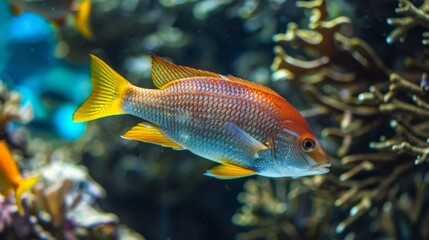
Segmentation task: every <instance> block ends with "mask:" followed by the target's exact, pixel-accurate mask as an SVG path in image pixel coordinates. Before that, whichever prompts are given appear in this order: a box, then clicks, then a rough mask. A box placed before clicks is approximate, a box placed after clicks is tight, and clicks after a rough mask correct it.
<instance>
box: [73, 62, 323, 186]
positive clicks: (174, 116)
mask: <svg viewBox="0 0 429 240" xmlns="http://www.w3.org/2000/svg"><path fill="white" fill-rule="evenodd" d="M91 60H92V67H91V68H92V83H93V91H92V93H91V95H90V96H89V98H88V99H87V100H86V101H85V102H84V103H83V105H82V106H81V107H80V108H79V109H78V110H77V111H76V112H75V114H74V115H73V120H74V121H79V122H82V121H89V120H94V119H98V118H102V117H107V116H111V115H118V114H132V115H134V116H137V117H140V118H141V119H142V120H143V122H142V123H140V124H138V125H136V126H134V127H133V128H131V129H130V130H129V131H128V132H126V133H125V134H124V135H123V137H124V138H126V139H130V140H139V141H143V142H149V143H155V144H159V145H161V146H167V147H171V148H173V149H177V150H180V149H187V150H189V151H191V152H193V153H195V154H197V155H199V156H202V157H204V158H207V159H209V160H212V161H214V162H217V163H220V165H219V166H216V167H214V168H212V169H210V170H208V171H207V173H206V175H208V176H211V177H216V178H220V179H231V178H238V177H244V176H250V175H255V174H257V175H261V176H266V177H287V176H289V177H298V176H306V175H315V174H323V173H327V172H328V171H329V168H328V167H329V166H330V165H331V164H330V163H329V157H328V155H327V154H326V152H325V150H324V149H323V147H322V144H320V142H319V140H318V139H317V137H316V136H315V135H314V134H313V133H312V131H311V128H310V126H309V125H308V123H307V121H306V120H305V119H304V118H303V117H302V116H301V114H300V113H299V112H298V110H296V109H295V108H294V107H293V106H292V105H291V104H289V103H288V102H287V101H286V100H285V99H284V98H283V97H281V96H280V95H279V94H278V93H276V92H274V91H273V90H271V89H269V88H268V87H266V86H262V85H259V84H257V83H253V82H249V81H247V80H244V79H241V78H237V77H234V76H231V75H221V74H218V73H213V72H209V71H204V70H198V69H194V68H190V67H184V66H179V65H176V64H173V63H171V62H168V61H166V60H164V59H162V58H160V57H158V56H155V55H152V79H153V82H154V84H155V86H157V87H158V88H159V89H144V88H139V87H136V86H133V85H131V83H129V82H128V81H127V80H125V79H124V78H123V77H122V76H120V75H119V74H118V73H116V72H115V71H114V70H113V69H111V68H110V67H109V66H108V65H107V64H106V63H104V62H103V61H101V60H100V59H99V58H97V57H95V56H91Z"/></svg>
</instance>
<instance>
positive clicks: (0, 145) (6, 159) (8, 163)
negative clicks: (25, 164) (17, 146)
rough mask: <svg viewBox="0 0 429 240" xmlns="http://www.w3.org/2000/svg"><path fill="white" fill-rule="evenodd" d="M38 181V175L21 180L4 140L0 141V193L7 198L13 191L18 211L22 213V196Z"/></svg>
mask: <svg viewBox="0 0 429 240" xmlns="http://www.w3.org/2000/svg"><path fill="white" fill-rule="evenodd" d="M38 180H39V175H35V176H32V177H28V178H21V177H20V173H19V170H18V167H17V166H16V163H15V161H14V160H13V157H12V154H11V153H10V151H9V148H8V147H7V145H6V142H5V141H4V140H0V193H1V194H2V195H4V196H8V195H9V194H11V193H12V192H13V191H15V198H16V205H17V207H18V211H19V212H20V213H21V214H22V213H23V212H24V210H23V208H22V204H21V197H22V194H23V193H25V192H26V191H28V190H30V189H31V188H32V187H33V185H34V184H35V183H36V182H37V181H38Z"/></svg>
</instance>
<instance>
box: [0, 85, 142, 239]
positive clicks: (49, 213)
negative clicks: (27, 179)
mask: <svg viewBox="0 0 429 240" xmlns="http://www.w3.org/2000/svg"><path fill="white" fill-rule="evenodd" d="M0 99H1V105H0V119H1V121H0V122H1V126H2V129H1V131H3V132H4V134H5V136H4V137H6V140H7V141H8V142H10V143H11V144H10V146H12V147H13V149H12V150H13V153H14V156H15V159H17V160H18V162H19V164H20V165H21V166H22V167H21V169H22V174H23V175H27V174H28V173H29V172H37V173H38V174H40V175H41V179H40V180H39V182H38V183H37V184H36V186H35V187H34V188H33V189H32V192H31V193H30V194H27V195H26V196H24V197H23V199H22V200H23V207H24V209H25V211H24V212H25V213H24V214H23V215H21V214H19V213H18V209H17V207H16V203H15V198H14V197H13V196H12V195H10V196H8V197H7V198H4V197H3V196H0V238H1V239H144V238H143V237H142V236H140V235H139V234H137V233H135V232H134V231H132V230H130V229H128V228H127V227H126V226H123V225H120V222H119V219H118V217H117V216H116V215H114V214H112V213H105V212H103V211H101V210H100V208H99V207H97V202H98V201H100V200H101V199H102V198H104V197H105V191H104V189H103V188H102V187H101V186H100V185H99V184H97V183H96V182H95V181H94V180H93V179H92V178H91V177H90V176H89V174H88V172H87V170H86V168H85V167H83V166H80V165H77V164H76V162H74V161H73V160H72V159H70V156H71V155H76V153H75V152H74V151H70V149H68V147H67V146H63V147H62V148H60V147H58V148H56V150H55V151H54V150H52V149H54V144H52V143H50V142H47V141H45V140H42V139H31V138H30V136H29V134H22V133H20V132H19V130H20V129H18V130H17V129H16V128H8V127H7V126H8V123H9V121H19V122H21V123H27V122H28V121H30V120H31V117H32V108H31V107H30V106H29V105H24V107H21V106H20V99H21V96H20V94H18V93H16V92H9V91H8V90H7V88H6V87H5V86H4V84H3V83H2V82H0Z"/></svg>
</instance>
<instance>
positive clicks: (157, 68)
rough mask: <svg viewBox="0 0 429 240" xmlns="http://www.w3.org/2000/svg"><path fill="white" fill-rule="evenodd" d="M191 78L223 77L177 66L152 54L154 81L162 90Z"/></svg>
mask: <svg viewBox="0 0 429 240" xmlns="http://www.w3.org/2000/svg"><path fill="white" fill-rule="evenodd" d="M189 77H215V78H220V77H221V75H220V74H217V73H213V72H209V71H204V70H198V69H195V68H190V67H184V66H180V65H176V64H174V63H171V62H169V61H167V60H165V59H163V58H161V57H158V56H156V55H155V54H152V80H153V83H154V84H155V86H156V87H157V88H160V89H162V88H164V86H165V85H166V84H168V83H170V82H172V81H174V80H178V79H182V78H189Z"/></svg>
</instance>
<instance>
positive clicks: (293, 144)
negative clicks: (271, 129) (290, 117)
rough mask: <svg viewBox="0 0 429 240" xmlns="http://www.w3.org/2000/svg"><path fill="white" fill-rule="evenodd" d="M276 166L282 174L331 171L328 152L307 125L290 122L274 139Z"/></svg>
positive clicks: (306, 174)
mask: <svg viewBox="0 0 429 240" xmlns="http://www.w3.org/2000/svg"><path fill="white" fill-rule="evenodd" d="M272 147H273V149H272V151H275V152H274V153H273V154H272V156H273V159H274V160H273V161H274V166H275V167H276V168H277V171H278V172H279V173H280V174H281V175H282V176H294V177H298V176H309V175H316V174H324V173H327V172H329V167H330V166H331V164H330V162H329V157H328V154H326V152H325V150H324V148H323V146H322V144H320V142H319V140H318V139H317V137H316V136H314V135H313V134H312V132H311V130H310V129H309V127H308V126H307V125H305V126H300V125H298V124H294V123H288V124H287V125H286V126H285V127H283V128H282V129H281V130H280V132H279V133H278V134H276V136H275V138H274V139H273V146H272Z"/></svg>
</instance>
